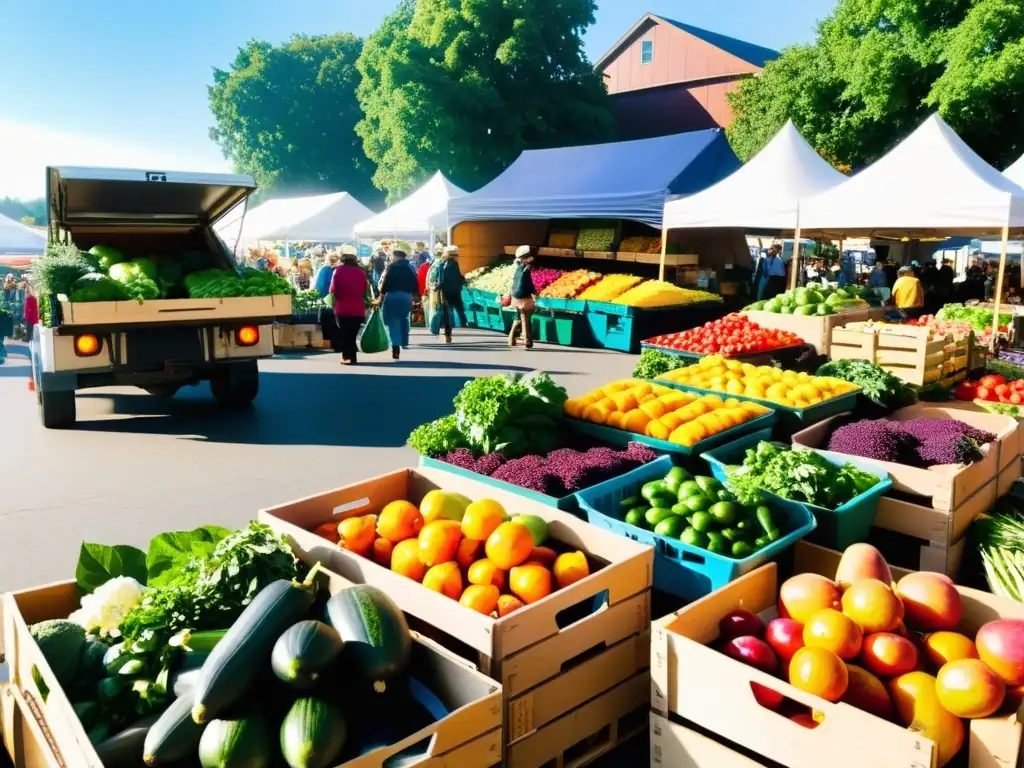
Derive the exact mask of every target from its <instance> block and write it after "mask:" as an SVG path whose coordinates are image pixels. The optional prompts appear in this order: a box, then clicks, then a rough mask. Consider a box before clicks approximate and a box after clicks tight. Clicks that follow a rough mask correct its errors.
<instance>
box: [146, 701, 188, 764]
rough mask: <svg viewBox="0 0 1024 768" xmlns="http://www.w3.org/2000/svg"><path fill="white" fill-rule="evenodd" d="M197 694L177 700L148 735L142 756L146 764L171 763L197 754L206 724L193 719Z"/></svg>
mask: <svg viewBox="0 0 1024 768" xmlns="http://www.w3.org/2000/svg"><path fill="white" fill-rule="evenodd" d="M193 703H194V698H193V694H192V693H191V692H188V693H186V694H185V695H184V696H181V697H179V698H177V699H175V700H174V701H173V702H172V703H171V706H169V707H168V708H167V709H165V710H164V711H163V714H162V715H160V717H159V719H158V720H157V721H156V722H155V723H153V725H152V726H151V727H150V729H149V733H147V734H146V739H145V743H144V744H143V748H142V759H143V760H144V761H145V763H146V765H170V764H172V763H176V762H177V761H178V760H183V759H185V758H186V757H190V756H193V755H195V753H196V748H197V747H198V746H199V738H200V737H201V736H202V735H203V727H202V726H201V725H196V724H195V722H193V720H192V704H193Z"/></svg>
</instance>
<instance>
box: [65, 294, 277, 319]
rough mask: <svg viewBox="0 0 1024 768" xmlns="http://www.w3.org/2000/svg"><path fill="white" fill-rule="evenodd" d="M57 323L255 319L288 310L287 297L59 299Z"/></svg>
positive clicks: (273, 315)
mask: <svg viewBox="0 0 1024 768" xmlns="http://www.w3.org/2000/svg"><path fill="white" fill-rule="evenodd" d="M60 309H61V325H119V324H122V323H166V322H190V321H196V320H198V321H201V322H204V321H208V322H217V321H220V320H247V321H250V322H258V321H260V320H271V319H273V318H275V317H287V316H288V315H291V313H292V297H291V296H242V297H237V298H227V299H155V300H153V301H93V302H76V303H72V302H70V301H62V302H61V303H60Z"/></svg>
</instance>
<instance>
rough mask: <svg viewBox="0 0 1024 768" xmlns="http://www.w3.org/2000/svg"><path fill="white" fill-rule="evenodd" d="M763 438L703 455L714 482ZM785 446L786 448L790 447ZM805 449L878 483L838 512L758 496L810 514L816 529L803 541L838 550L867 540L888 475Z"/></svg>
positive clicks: (722, 478) (852, 460) (767, 495)
mask: <svg viewBox="0 0 1024 768" xmlns="http://www.w3.org/2000/svg"><path fill="white" fill-rule="evenodd" d="M767 439H768V435H767V434H766V433H764V432H762V433H760V434H752V435H746V436H745V437H743V438H741V439H740V440H735V441H733V442H731V443H729V444H728V445H723V446H721V447H719V448H715V449H713V450H711V451H708V452H706V453H705V454H704V460H705V461H706V462H707V463H708V466H709V467H711V474H712V475H713V476H714V477H715V479H716V480H719V481H721V482H725V479H726V471H725V468H726V467H728V466H735V465H737V464H742V463H743V459H744V458H745V456H746V452H747V450H748V449H749V448H753V447H755V446H756V445H757V444H758V443H760V442H761V441H762V440H767ZM785 447H787V448H789V447H791V446H785ZM808 450H813V451H814V452H815V453H819V454H821V455H822V456H823V457H824V458H825V459H826V460H827V461H828V462H829V463H830V464H833V465H834V466H837V467H841V466H843V465H844V464H853V466H855V467H857V468H858V469H862V470H864V471H865V472H869V473H871V474H872V475H874V476H875V477H877V478H878V483H877V484H876V485H875V486H874V487H872V488H870V489H868V490H867V491H865V492H864V493H862V494H860V495H859V496H857V497H855V498H853V499H850V500H849V501H848V502H846V503H845V504H843V505H842V506H841V507H839V508H838V509H825V508H824V507H819V506H816V505H814V504H807V503H806V502H802V501H791V500H789V499H780V498H779V497H778V496H776V495H775V494H772V493H767V492H765V491H762V492H761V493H762V494H763V495H764V497H765V498H766V499H768V500H770V501H772V502H773V503H775V504H777V505H779V506H781V507H786V508H800V509H804V510H806V511H807V512H809V513H810V514H812V515H814V517H815V518H816V519H817V521H818V529H817V530H816V531H815V532H814V533H813V534H812V535H810V536H808V537H807V538H808V540H809V541H812V542H813V543H815V544H820V545H821V546H823V547H830V548H831V549H838V550H840V551H842V550H844V549H846V548H847V547H848V546H850V545H851V544H856V543H857V542H859V541H867V538H868V534H869V533H870V532H871V526H872V525H873V524H874V522H875V515H876V514H877V513H878V503H879V501H881V498H882V496H884V495H885V494H886V493H888V492H889V489H891V488H892V479H891V478H890V477H889V473H888V472H886V471H885V470H884V469H881V468H879V467H876V466H874V465H872V464H868V463H867V462H862V461H857V459H855V458H851V457H849V456H844V455H842V454H838V453H832V452H830V451H820V450H817V449H815V448H811V449H808Z"/></svg>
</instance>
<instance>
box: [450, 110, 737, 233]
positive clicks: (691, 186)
mask: <svg viewBox="0 0 1024 768" xmlns="http://www.w3.org/2000/svg"><path fill="white" fill-rule="evenodd" d="M739 166H740V161H739V160H738V159H737V158H736V155H735V154H733V151H732V149H731V148H730V147H729V143H728V142H727V141H726V139H725V134H724V133H723V132H722V131H721V129H717V128H716V129H712V130H707V131H694V132H692V133H680V134H675V135H673V136H662V137H659V138H654V139H642V140H639V141H623V142H618V143H611V144H591V145H588V146H582V147H563V148H560V149H537V150H529V151H526V152H523V153H522V154H521V155H520V156H519V157H518V158H517V159H516V161H515V162H514V163H512V165H511V166H509V167H508V169H507V170H506V171H505V172H504V173H503V174H501V175H500V176H498V178H496V179H495V180H494V181H492V182H491V183H490V184H488V185H487V186H485V187H484V188H483V189H481V190H479V191H478V192H474V193H473V194H470V195H466V196H465V197H461V198H457V199H455V200H452V201H451V202H450V203H449V205H448V215H449V225H450V226H455V225H456V224H458V223H460V222H463V221H502V220H513V219H581V218H587V219H632V220H635V221H639V222H643V223H644V224H648V225H650V226H652V227H658V228H660V227H661V221H662V216H663V214H664V209H665V198H666V196H668V195H672V194H675V195H692V194H694V193H695V192H699V191H701V190H702V189H706V188H707V187H709V186H710V185H712V184H714V183H715V182H717V181H719V180H721V179H723V178H725V177H726V176H727V175H728V174H730V173H732V172H733V171H734V170H736V169H737V168H738V167H739Z"/></svg>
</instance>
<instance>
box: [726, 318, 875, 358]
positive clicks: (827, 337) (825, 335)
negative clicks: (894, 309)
mask: <svg viewBox="0 0 1024 768" xmlns="http://www.w3.org/2000/svg"><path fill="white" fill-rule="evenodd" d="M743 314H745V315H746V316H747V317H749V318H750V319H751V321H753V322H755V323H757V324H758V325H760V326H761V327H762V328H772V329H775V330H779V331H790V332H791V333H795V334H796V335H797V336H799V337H800V338H801V339H803V340H804V341H806V342H807V343H808V344H810V345H811V346H813V347H814V348H815V349H817V350H818V354H821V355H827V354H829V350H830V348H831V346H832V329H833V328H837V327H840V326H843V325H846V324H847V323H856V322H862V321H866V320H875V319H881V318H882V317H883V316H884V315H885V309H884V308H882V307H871V308H869V309H854V310H850V311H848V312H839V313H837V314H834V315H825V316H818V315H808V316H804V315H783V314H777V313H775V312H763V311H747V310H745V311H744V312H743Z"/></svg>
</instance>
